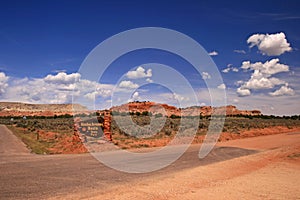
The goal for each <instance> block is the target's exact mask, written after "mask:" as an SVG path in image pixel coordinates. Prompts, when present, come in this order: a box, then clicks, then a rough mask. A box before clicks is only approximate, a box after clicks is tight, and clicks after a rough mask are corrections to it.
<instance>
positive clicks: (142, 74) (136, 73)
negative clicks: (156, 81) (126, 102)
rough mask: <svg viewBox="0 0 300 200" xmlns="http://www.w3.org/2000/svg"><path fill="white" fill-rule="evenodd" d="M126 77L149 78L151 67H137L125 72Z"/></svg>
mask: <svg viewBox="0 0 300 200" xmlns="http://www.w3.org/2000/svg"><path fill="white" fill-rule="evenodd" d="M126 76H127V78H130V79H138V78H146V77H148V78H150V77H152V69H148V70H147V71H146V70H145V69H144V68H143V67H138V68H137V69H136V70H135V71H129V72H127V74H126Z"/></svg>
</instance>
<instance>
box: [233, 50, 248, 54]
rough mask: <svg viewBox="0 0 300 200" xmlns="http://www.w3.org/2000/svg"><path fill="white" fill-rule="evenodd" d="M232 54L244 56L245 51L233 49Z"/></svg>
mask: <svg viewBox="0 0 300 200" xmlns="http://www.w3.org/2000/svg"><path fill="white" fill-rule="evenodd" d="M233 52H235V53H240V54H246V51H244V50H239V49H235V50H233Z"/></svg>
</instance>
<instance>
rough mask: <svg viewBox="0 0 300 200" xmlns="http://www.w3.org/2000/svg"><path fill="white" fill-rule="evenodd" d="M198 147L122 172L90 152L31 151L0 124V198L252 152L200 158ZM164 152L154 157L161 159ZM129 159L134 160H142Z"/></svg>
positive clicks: (67, 189) (81, 187) (222, 150)
mask: <svg viewBox="0 0 300 200" xmlns="http://www.w3.org/2000/svg"><path fill="white" fill-rule="evenodd" d="M174 148H177V147H176V146H174ZM199 148H200V146H199V145H192V146H190V147H189V149H188V150H187V151H186V152H185V153H184V154H183V156H181V157H180V158H179V159H178V160H177V161H175V162H174V163H172V164H171V165H169V166H167V167H165V168H163V169H160V170H158V171H154V172H150V173H138V174H137V173H125V172H120V171H117V170H114V169H111V168H109V167H107V166H105V165H103V164H102V163H100V162H99V161H98V160H97V159H95V158H94V157H93V156H92V155H91V154H77V155H35V154H31V153H29V151H28V150H27V149H26V147H25V145H24V144H23V143H22V142H21V141H20V140H19V139H18V138H16V137H15V136H14V135H13V134H12V133H11V132H10V131H9V130H8V129H7V128H6V127H5V126H1V125H0V199H45V198H47V197H53V196H55V197H56V196H57V197H60V196H61V197H63V195H67V194H71V193H73V192H78V191H82V192H84V191H85V190H89V189H97V190H99V191H103V192H105V191H106V190H109V188H110V187H111V186H114V185H117V184H123V183H127V182H130V181H132V180H136V179H139V180H146V179H147V178H151V177H153V176H162V177H163V176H164V175H170V174H172V173H174V172H176V171H180V170H184V169H189V168H194V167H197V166H201V165H208V164H212V163H215V162H221V161H224V160H228V159H232V158H236V157H240V156H245V155H249V154H253V153H256V151H254V150H247V149H241V148H236V147H216V148H214V149H213V150H212V151H211V153H210V154H208V156H206V157H205V158H204V159H201V160H200V159H199V158H198V152H199ZM170 153H171V152H170ZM165 156H166V155H163V156H162V157H161V158H160V157H156V158H155V159H156V160H159V159H165ZM148 159H151V158H148ZM148 161H149V160H148ZM132 162H136V163H138V162H142V160H133V161H132Z"/></svg>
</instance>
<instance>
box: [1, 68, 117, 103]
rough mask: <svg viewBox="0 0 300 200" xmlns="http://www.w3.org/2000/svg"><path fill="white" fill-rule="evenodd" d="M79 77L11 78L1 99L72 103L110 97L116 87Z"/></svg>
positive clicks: (62, 74) (67, 75)
mask: <svg viewBox="0 0 300 200" xmlns="http://www.w3.org/2000/svg"><path fill="white" fill-rule="evenodd" d="M0 77H1V75H0ZM79 77H80V74H78V73H72V74H66V73H58V74H57V75H47V76H46V77H44V78H23V79H18V78H11V81H10V85H9V87H8V88H7V89H6V91H5V93H3V95H2V97H1V98H2V100H5V101H21V102H28V103H72V98H73V97H74V98H77V97H78V98H79V97H80V98H83V99H94V98H95V97H108V96H109V95H110V94H111V91H112V89H113V87H114V86H113V85H109V84H100V83H97V82H94V81H89V80H80V79H79ZM74 81H75V82H74Z"/></svg>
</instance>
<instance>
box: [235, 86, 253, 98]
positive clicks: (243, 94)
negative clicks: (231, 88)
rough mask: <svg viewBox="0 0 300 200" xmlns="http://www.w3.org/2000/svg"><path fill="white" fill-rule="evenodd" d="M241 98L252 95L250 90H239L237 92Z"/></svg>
mask: <svg viewBox="0 0 300 200" xmlns="http://www.w3.org/2000/svg"><path fill="white" fill-rule="evenodd" d="M236 92H237V93H238V95H239V96H242V97H243V96H249V95H250V94H251V92H250V90H249V89H247V88H238V89H237V91H236Z"/></svg>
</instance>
